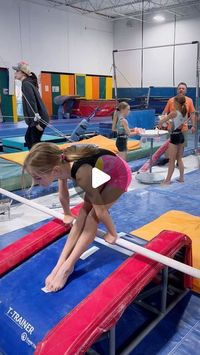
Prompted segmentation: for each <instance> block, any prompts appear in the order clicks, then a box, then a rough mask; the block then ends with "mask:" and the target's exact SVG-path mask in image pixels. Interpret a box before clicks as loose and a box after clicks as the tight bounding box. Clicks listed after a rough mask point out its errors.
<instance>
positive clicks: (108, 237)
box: [104, 233, 117, 244]
mask: <svg viewBox="0 0 200 355" xmlns="http://www.w3.org/2000/svg"><path fill="white" fill-rule="evenodd" d="M104 239H105V241H106V242H107V243H110V244H115V242H116V240H117V237H115V236H114V235H112V234H110V233H106V234H105V236H104Z"/></svg>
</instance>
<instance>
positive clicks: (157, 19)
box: [153, 15, 165, 22]
mask: <svg viewBox="0 0 200 355" xmlns="http://www.w3.org/2000/svg"><path fill="white" fill-rule="evenodd" d="M153 19H154V20H155V21H157V22H163V21H165V17H164V16H162V15H156V16H154V18H153Z"/></svg>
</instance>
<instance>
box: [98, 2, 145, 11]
mask: <svg viewBox="0 0 200 355" xmlns="http://www.w3.org/2000/svg"><path fill="white" fill-rule="evenodd" d="M145 2H149V1H148V0H145ZM136 4H141V0H135V1H128V2H126V3H123V4H120V3H119V1H118V5H117V4H116V5H109V6H106V7H102V8H97V9H96V10H93V11H91V12H96V13H97V12H98V13H99V12H101V11H106V10H113V9H118V8H120V9H121V8H122V7H125V6H129V5H136Z"/></svg>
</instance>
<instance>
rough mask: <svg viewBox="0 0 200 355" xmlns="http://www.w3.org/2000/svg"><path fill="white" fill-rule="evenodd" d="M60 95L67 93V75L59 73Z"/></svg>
mask: <svg viewBox="0 0 200 355" xmlns="http://www.w3.org/2000/svg"><path fill="white" fill-rule="evenodd" d="M60 95H64V96H65V95H69V76H68V75H64V74H61V75H60Z"/></svg>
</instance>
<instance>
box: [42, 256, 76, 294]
mask: <svg viewBox="0 0 200 355" xmlns="http://www.w3.org/2000/svg"><path fill="white" fill-rule="evenodd" d="M73 271H74V267H73V266H71V267H70V266H69V265H68V263H67V262H64V263H63V264H62V266H61V267H60V269H59V270H58V272H57V273H56V275H55V277H54V278H53V279H52V281H51V282H50V283H49V284H48V287H47V289H48V290H49V291H51V292H57V291H59V290H61V289H62V288H63V287H64V286H65V284H66V282H67V279H68V278H69V276H70V275H71V274H72V272H73Z"/></svg>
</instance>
